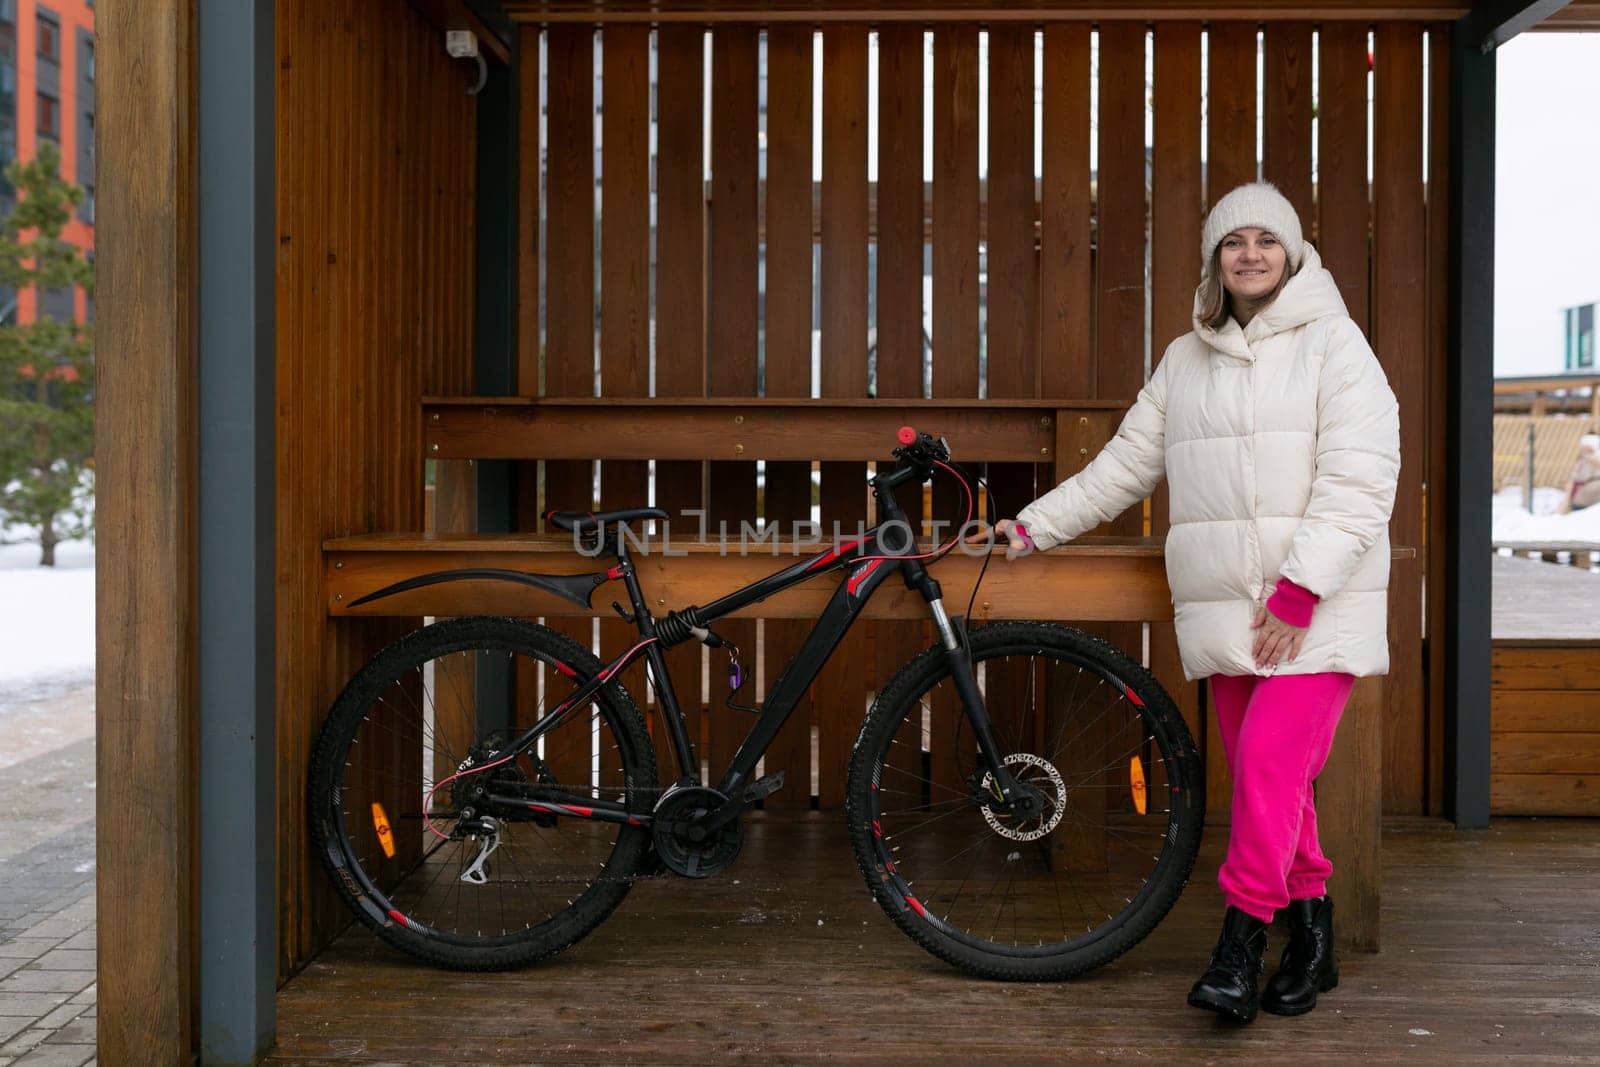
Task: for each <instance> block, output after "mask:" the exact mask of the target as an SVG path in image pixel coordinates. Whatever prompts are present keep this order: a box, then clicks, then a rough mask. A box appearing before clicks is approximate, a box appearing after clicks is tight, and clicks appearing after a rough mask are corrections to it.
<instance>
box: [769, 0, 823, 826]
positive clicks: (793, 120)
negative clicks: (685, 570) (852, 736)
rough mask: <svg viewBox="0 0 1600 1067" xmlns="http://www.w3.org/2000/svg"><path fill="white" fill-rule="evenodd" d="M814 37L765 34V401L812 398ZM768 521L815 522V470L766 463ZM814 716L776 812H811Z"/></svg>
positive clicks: (772, 758)
mask: <svg viewBox="0 0 1600 1067" xmlns="http://www.w3.org/2000/svg"><path fill="white" fill-rule="evenodd" d="M813 65H814V59H813V48H812V37H811V30H810V29H809V28H807V27H803V26H782V27H774V28H773V29H772V30H771V31H770V32H769V33H768V35H767V70H768V77H767V210H766V219H767V302H766V382H765V384H766V395H767V396H771V397H797V396H798V397H808V396H810V395H811V328H812V320H811V298H812V293H813V291H814V286H813V285H812V273H813V268H814V265H815V251H814V247H815V246H814V244H813V241H812V233H813V224H814V220H813V218H812V207H813V205H812V198H811V187H812V180H811V175H812V166H813V161H812V151H811V130H812V122H813V114H812V84H813V83H812V66H813ZM766 475H767V484H766V500H765V513H766V519H767V521H768V522H769V523H778V524H780V529H781V532H782V533H784V534H790V533H792V531H793V530H794V528H795V527H794V524H795V523H797V522H805V521H808V520H809V519H810V518H811V464H809V463H804V462H799V461H795V462H768V463H767V465H766ZM762 626H763V627H764V634H763V636H764V638H765V640H764V642H763V644H764V649H763V656H764V659H765V671H764V681H765V683H766V688H767V691H770V690H771V689H772V686H773V684H774V683H775V682H777V680H778V677H779V675H780V674H781V673H782V672H783V669H784V667H786V666H787V665H788V663H789V660H790V659H792V658H793V657H794V654H795V652H797V651H798V650H799V648H800V643H801V642H802V641H804V640H805V636H806V633H807V632H808V631H809V630H810V627H808V626H807V625H806V624H805V622H804V621H802V620H797V619H766V620H763V622H762ZM811 726H812V708H811V703H810V701H809V699H808V700H806V701H803V702H802V703H801V705H800V706H799V707H797V708H796V709H795V711H794V714H793V716H792V717H791V718H790V719H789V721H788V722H787V723H785V724H784V727H783V729H782V730H781V731H779V733H778V736H777V738H776V739H775V740H774V741H773V743H772V747H771V748H769V749H767V755H766V762H765V765H764V767H763V770H764V771H765V773H767V774H776V773H778V772H779V771H782V772H783V774H784V776H785V779H784V780H785V785H784V788H783V789H781V790H779V791H778V792H776V793H774V794H772V795H771V796H770V797H768V798H767V800H766V806H767V807H769V808H799V809H805V808H808V807H810V806H811Z"/></svg>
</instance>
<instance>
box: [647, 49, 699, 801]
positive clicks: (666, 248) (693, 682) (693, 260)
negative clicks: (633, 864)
mask: <svg viewBox="0 0 1600 1067" xmlns="http://www.w3.org/2000/svg"><path fill="white" fill-rule="evenodd" d="M656 36H657V49H658V63H657V83H656V92H657V98H656V111H657V138H658V142H657V143H658V147H657V152H656V263H657V269H656V307H655V315H656V395H657V396H664V397H671V396H679V397H685V396H704V395H705V392H706V277H707V276H706V188H705V177H704V173H705V163H704V152H705V112H704V107H705V34H704V33H703V32H702V31H701V30H700V28H699V27H697V26H664V27H662V28H661V29H660V30H659V31H658V32H657V35H656ZM704 472H705V464H703V463H695V462H691V461H683V460H676V461H672V462H667V463H657V464H656V499H655V502H656V506H657V507H660V508H664V509H665V510H667V511H669V512H671V513H672V515H673V516H674V519H675V520H677V521H678V523H679V529H680V530H687V529H688V528H689V522H690V521H691V520H690V517H687V516H684V514H683V513H684V512H685V511H694V510H700V509H701V508H702V507H703V505H704V503H705V494H704V491H703V483H704ZM702 651H703V650H702V649H701V648H700V646H698V645H684V646H681V647H679V648H675V649H673V650H672V651H671V652H670V653H668V656H667V661H668V664H669V669H670V670H671V671H672V677H673V679H674V681H675V683H676V689H675V691H676V692H677V695H678V702H679V704H680V706H681V708H682V710H683V713H684V715H685V716H686V717H687V719H688V722H687V724H686V725H687V729H688V731H689V736H690V737H691V738H696V739H698V738H699V736H700V727H701V716H700V670H699V668H700V659H701V653H702ZM634 695H635V697H637V696H638V695H639V694H634ZM650 728H651V730H652V731H653V732H654V731H659V730H660V729H661V726H660V724H659V719H658V717H655V716H652V718H651V723H650ZM657 736H658V737H659V736H660V735H659V734H657ZM666 747H668V746H658V749H660V750H662V758H661V759H659V760H658V761H657V764H658V768H659V770H660V773H661V777H662V779H663V781H672V780H675V779H676V778H677V777H679V776H680V775H681V774H683V773H684V768H681V767H676V766H674V760H673V759H672V758H671V757H668V756H666V755H665V753H664V749H665V748H666Z"/></svg>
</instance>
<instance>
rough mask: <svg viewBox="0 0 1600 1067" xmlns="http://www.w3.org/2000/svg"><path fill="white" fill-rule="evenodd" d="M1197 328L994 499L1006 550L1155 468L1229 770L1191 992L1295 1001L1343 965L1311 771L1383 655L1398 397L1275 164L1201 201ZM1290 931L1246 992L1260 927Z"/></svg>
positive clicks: (1236, 1001) (1307, 1003)
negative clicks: (1045, 486) (1213, 904)
mask: <svg viewBox="0 0 1600 1067" xmlns="http://www.w3.org/2000/svg"><path fill="white" fill-rule="evenodd" d="M1201 252H1202V262H1203V265H1204V271H1203V273H1202V276H1201V282H1200V286H1199V289H1198V291H1197V292H1196V294H1195V313H1194V331H1193V332H1192V333H1190V334H1187V335H1186V336H1184V337H1180V338H1179V339H1178V340H1176V341H1174V342H1173V343H1172V344H1171V345H1170V346H1169V347H1168V349H1167V351H1166V355H1165V356H1164V357H1163V358H1162V360H1161V363H1160V365H1159V366H1158V367H1157V368H1156V370H1155V373H1154V374H1153V375H1152V376H1151V379H1150V381H1149V382H1148V383H1147V384H1146V385H1145V387H1144V389H1143V390H1141V391H1140V393H1139V397H1138V400H1137V402H1136V403H1135V404H1134V406H1133V408H1132V410H1130V411H1129V412H1128V415H1127V417H1126V418H1124V419H1123V421H1122V425H1121V427H1120V428H1119V429H1118V431H1117V434H1116V437H1115V438H1114V439H1113V440H1112V441H1111V442H1110V443H1109V444H1107V445H1106V447H1105V448H1104V449H1103V450H1102V451H1101V452H1100V454H1099V455H1098V456H1096V457H1095V459H1094V461H1093V462H1091V463H1090V464H1089V465H1088V466H1086V467H1085V468H1084V469H1083V470H1082V471H1080V472H1079V473H1078V474H1076V475H1074V476H1073V477H1071V478H1069V479H1067V480H1066V481H1065V482H1063V483H1062V484H1061V485H1059V486H1057V487H1056V488H1055V489H1053V490H1051V491H1050V492H1049V493H1047V494H1045V495H1044V496H1043V497H1041V498H1039V499H1038V500H1035V501H1034V502H1033V503H1031V504H1029V505H1028V506H1027V507H1026V508H1024V509H1023V510H1022V511H1021V513H1020V514H1019V515H1018V516H1017V518H1016V519H1015V520H1002V521H1001V522H999V523H998V524H997V525H996V530H995V532H996V533H997V534H999V535H1001V536H1004V537H1006V538H1007V540H1008V542H1009V547H1008V549H1007V557H1008V558H1014V557H1015V556H1017V555H1019V554H1021V553H1024V552H1027V551H1031V550H1033V549H1039V550H1045V549H1049V548H1052V547H1054V546H1055V545H1059V544H1062V543H1063V542H1066V541H1070V540H1071V539H1073V538H1074V537H1077V536H1079V535H1080V534H1082V533H1084V532H1086V531H1088V530H1090V529H1092V528H1093V527H1095V526H1096V525H1098V524H1099V523H1102V522H1106V521H1108V520H1110V519H1112V518H1114V517H1115V516H1116V515H1117V514H1119V513H1120V512H1122V511H1123V510H1124V509H1126V508H1128V507H1130V506H1132V505H1133V504H1135V503H1137V502H1139V501H1140V500H1142V499H1144V498H1145V497H1146V496H1148V495H1149V494H1150V493H1151V491H1152V490H1153V489H1154V488H1155V486H1156V483H1157V482H1159V481H1160V480H1161V476H1162V474H1163V473H1165V474H1166V475H1167V476H1168V478H1169V479H1170V481H1171V490H1172V493H1171V519H1172V525H1171V529H1170V531H1169V533H1168V534H1167V546H1166V560H1167V577H1168V580H1169V584H1170V585H1171V588H1172V597H1173V603H1174V605H1175V612H1176V624H1177V634H1178V647H1179V651H1180V653H1181V654H1182V658H1183V670H1184V676H1185V677H1186V678H1188V679H1190V680H1195V679H1199V678H1209V679H1210V681H1211V688H1212V693H1213V697H1214V707H1215V714H1216V717H1217V725H1218V727H1219V728H1220V732H1221V734H1222V744H1223V751H1224V753H1225V754H1226V757H1227V760H1228V766H1229V768H1230V769H1231V770H1232V772H1233V781H1234V791H1233V830H1232V833H1231V835H1230V840H1229V842H1228V853H1227V858H1226V860H1225V861H1224V863H1223V865H1222V870H1221V872H1220V874H1219V876H1218V881H1219V883H1220V884H1221V886H1222V892H1223V896H1224V898H1225V899H1226V901H1227V904H1228V908H1227V912H1226V914H1225V916H1224V918H1223V926H1222V937H1221V939H1220V940H1219V941H1218V943H1217V947H1216V951H1215V952H1214V953H1213V954H1212V957H1211V963H1210V966H1209V967H1208V968H1207V969H1206V972H1205V974H1204V975H1203V976H1202V977H1201V978H1200V980H1199V981H1198V982H1196V983H1195V985H1194V988H1193V989H1192V990H1191V991H1190V993H1189V1003H1191V1004H1193V1005H1195V1006H1196V1007H1200V1008H1206V1009H1209V1010H1212V1011H1216V1012H1219V1013H1222V1014H1224V1015H1227V1016H1231V1017H1233V1018H1235V1019H1239V1020H1242V1021H1245V1022H1248V1021H1250V1020H1251V1019H1253V1018H1255V1014H1256V1010H1257V1006H1258V1003H1259V1004H1261V1005H1262V1006H1264V1007H1266V1009H1267V1010H1268V1011H1271V1012H1275V1013H1277V1014H1283V1015H1298V1014H1300V1013H1302V1012H1306V1011H1310V1010H1311V1009H1312V1008H1313V1007H1315V1005H1316V997H1317V993H1318V992H1319V991H1324V992H1325V991H1327V990H1329V989H1332V988H1333V987H1334V985H1335V984H1337V982H1338V970H1337V965H1336V963H1335V961H1334V957H1333V901H1332V900H1330V899H1329V898H1328V897H1327V895H1326V884H1327V878H1328V875H1329V873H1330V872H1331V870H1332V866H1331V865H1330V864H1329V863H1328V860H1327V859H1326V858H1325V857H1324V856H1323V854H1322V851H1321V849H1320V848H1319V847H1318V845H1317V823H1316V810H1315V808H1314V806H1313V805H1314V797H1313V794H1312V782H1313V781H1314V779H1315V778H1316V776H1317V774H1318V772H1319V771H1321V769H1322V765H1323V763H1324V762H1325V761H1326V759H1327V756H1328V750H1329V747H1330V746H1331V744H1332V742H1333V732H1334V728H1335V726H1336V725H1337V724H1338V721H1339V716H1340V714H1341V712H1342V711H1343V710H1344V705H1345V701H1346V699H1347V698H1348V697H1349V695H1350V690H1351V688H1352V686H1353V685H1354V683H1355V679H1356V678H1357V677H1360V676H1364V675H1372V674H1383V673H1386V672H1387V670H1388V667H1389V645H1388V636H1387V633H1386V625H1387V615H1388V608H1387V588H1388V580H1389V538H1388V525H1389V514H1390V511H1391V510H1392V509H1393V506H1394V495H1395V480H1396V475H1397V473H1398V471H1399V466H1400V444H1399V421H1398V408H1397V405H1396V403H1395V398H1394V394H1393V392H1391V390H1390V388H1389V384H1388V381H1387V380H1386V379H1385V377H1384V374H1383V370H1382V368H1381V367H1380V366H1379V365H1378V361H1377V359H1376V358H1375V357H1374V356H1373V354H1372V350H1371V349H1370V348H1369V347H1368V345H1367V342H1366V339H1365V338H1364V337H1363V336H1362V333H1361V329H1360V328H1359V327H1358V326H1357V325H1356V324H1355V323H1354V322H1353V321H1351V319H1350V317H1349V315H1348V314H1346V312H1345V308H1344V302H1343V301H1342V300H1341V299H1340V297H1339V289H1338V287H1337V286H1336V285H1335V284H1334V281H1333V277H1332V276H1331V275H1330V274H1329V273H1328V272H1327V271H1326V270H1325V269H1324V268H1323V266H1322V262H1321V260H1320V259H1319V258H1318V256H1317V253H1316V250H1315V249H1313V248H1312V247H1311V246H1310V245H1309V244H1306V243H1305V242H1304V240H1303V239H1302V237H1301V230H1300V220H1299V218H1298V217H1297V216H1296V215H1295V211H1294V208H1293V207H1292V206H1291V205H1290V204H1289V202H1288V201H1287V200H1286V199H1284V197H1283V196H1282V195H1281V194H1280V193H1279V192H1278V191H1277V190H1276V189H1274V188H1273V187H1272V186H1271V185H1266V184H1251V185H1245V186H1241V187H1240V188H1238V189H1235V190H1234V191H1233V192H1231V193H1229V194H1228V195H1227V196H1225V197H1223V198H1222V199H1221V200H1220V201H1219V202H1218V203H1217V204H1216V206H1215V207H1214V208H1213V209H1212V211H1211V214H1210V216H1209V217H1208V218H1207V219H1206V223H1205V229H1204V234H1203V238H1202V249H1201ZM1285 908H1287V910H1288V916H1287V918H1288V925H1289V944H1288V947H1287V949H1286V950H1285V951H1284V954H1283V958H1282V961H1281V964H1280V966H1279V969H1278V971H1277V973H1276V974H1275V975H1274V976H1273V978H1272V979H1271V981H1270V982H1269V983H1268V987H1267V990H1266V993H1265V994H1264V996H1262V997H1260V998H1258V995H1257V978H1258V976H1259V974H1260V972H1261V968H1262V955H1263V953H1264V952H1265V951H1266V940H1267V937H1266V934H1267V926H1268V924H1269V923H1270V922H1271V921H1272V917H1273V914H1274V913H1275V912H1278V911H1280V910H1283V909H1285Z"/></svg>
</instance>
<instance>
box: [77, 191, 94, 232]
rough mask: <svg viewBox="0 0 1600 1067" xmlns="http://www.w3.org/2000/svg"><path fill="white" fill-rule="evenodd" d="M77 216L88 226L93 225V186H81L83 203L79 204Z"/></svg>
mask: <svg viewBox="0 0 1600 1067" xmlns="http://www.w3.org/2000/svg"><path fill="white" fill-rule="evenodd" d="M78 217H79V218H80V219H82V220H83V221H84V222H86V223H88V224H89V225H90V226H93V225H94V186H92V185H85V186H84V187H83V203H82V204H80V205H79V210H78Z"/></svg>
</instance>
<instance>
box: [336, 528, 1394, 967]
mask: <svg viewBox="0 0 1600 1067" xmlns="http://www.w3.org/2000/svg"><path fill="white" fill-rule="evenodd" d="M323 547H324V560H325V575H324V577H325V579H326V589H327V596H328V601H327V608H328V612H329V614H331V615H335V616H359V615H408V616H419V615H441V616H442V615H460V614H472V613H479V612H492V613H497V614H508V615H522V616H538V615H542V614H544V613H546V612H549V613H551V614H554V615H561V616H570V615H573V614H575V613H578V612H577V609H575V608H574V607H573V605H571V604H570V603H568V602H566V601H563V600H559V599H557V598H554V597H552V596H550V595H549V594H546V593H543V592H540V591H539V590H535V589H529V588H524V587H521V586H516V585H511V584H508V583H504V582H458V583H451V584H448V585H437V586H430V587H426V588H422V589H416V590H412V591H409V592H406V593H401V594H397V595H395V596H392V597H387V598H385V599H383V600H379V601H375V602H372V603H369V604H365V605H362V606H360V607H352V606H351V605H352V604H353V603H354V602H355V601H356V600H359V599H360V598H361V597H363V596H365V595H366V594H368V593H371V592H373V591H375V590H377V589H380V588H382V587H384V586H386V585H388V584H390V583H392V582H396V581H400V580H402V579H405V578H409V577H416V576H419V575H422V574H426V573H429V572H433V571H440V570H448V569H455V568H466V567H505V568H512V569H515V568H522V569H526V570H530V571H538V572H541V573H547V574H580V573H588V572H592V571H593V570H595V569H597V568H596V561H593V560H589V559H585V558H583V557H582V556H580V555H578V554H577V553H576V552H574V551H573V548H572V542H571V541H570V539H567V538H546V537H530V536H527V535H522V534H501V535H459V534H458V535H451V534H410V535H405V534H372V535H367V536H359V537H346V538H339V539H336V540H330V541H328V542H326V543H325V544H324V546H323ZM776 547H777V549H778V555H777V557H776V558H774V556H773V555H772V554H771V552H770V549H768V547H767V546H762V549H763V550H762V551H761V552H760V553H759V554H751V555H745V556H740V555H737V554H731V555H724V554H723V553H722V551H721V548H720V546H719V545H717V544H715V543H709V544H702V543H692V544H682V545H680V544H676V543H675V544H674V545H673V551H674V552H677V551H680V550H681V551H683V552H684V553H685V554H684V555H682V556H677V555H674V556H671V557H667V556H664V555H659V554H654V555H646V556H640V557H638V558H637V559H636V562H637V565H638V569H639V575H640V582H641V584H642V585H643V587H644V589H645V592H646V594H647V595H648V596H650V597H651V598H652V600H653V601H654V603H653V605H652V610H655V611H658V612H665V611H666V610H670V609H671V608H675V607H683V606H685V605H687V604H690V603H705V602H707V601H709V600H711V599H714V598H715V597H716V596H717V595H719V594H721V593H724V592H727V591H729V590H732V589H734V588H737V587H738V586H740V585H743V584H746V583H748V582H750V581H753V580H754V579H755V578H757V577H760V576H761V575H763V574H767V573H770V572H771V571H772V570H774V569H776V568H777V567H778V566H780V565H781V563H782V561H783V560H784V559H786V558H793V557H792V555H790V553H792V552H793V551H794V550H795V547H796V546H793V545H791V544H787V543H780V544H777V545H776ZM802 550H803V549H802ZM1395 554H1396V557H1397V558H1406V557H1408V556H1411V555H1413V554H1414V553H1413V552H1412V551H1411V550H1409V549H1401V550H1397V551H1396V553H1395ZM997 555H998V553H997ZM980 562H981V561H980V560H978V559H975V558H972V557H970V556H967V555H965V554H963V553H959V552H958V553H954V554H952V555H951V556H950V557H949V558H947V559H945V560H943V561H941V562H940V563H939V564H937V566H936V568H935V570H934V573H935V575H936V576H937V577H938V579H939V581H940V583H941V585H942V586H943V588H944V592H945V600H946V604H947V605H948V606H949V607H950V610H951V611H952V612H964V611H965V610H966V604H967V599H968V597H969V596H970V594H971V591H972V583H973V582H974V581H975V580H976V578H977V576H978V570H979V565H980ZM833 584H834V583H833V582H831V581H826V580H824V581H818V582H815V583H809V584H807V585H802V586H800V587H799V588H797V589H795V590H792V591H790V592H788V593H785V594H783V595H781V596H778V597H774V598H772V599H770V600H768V601H767V602H765V603H764V604H762V605H760V611H759V613H760V614H761V615H762V616H763V617H765V618H811V617H814V616H815V614H816V612H817V611H818V610H819V609H820V607H821V606H822V604H823V602H824V601H825V600H826V598H827V596H828V595H829V594H830V593H831V591H832V587H833ZM593 614H595V615H599V616H606V615H609V614H610V609H609V607H606V606H605V605H597V606H596V608H595V611H594V612H593ZM926 614H927V609H926V607H925V606H924V605H923V604H922V603H921V601H920V599H919V598H917V597H916V596H915V594H912V593H910V592H909V591H907V590H906V589H905V588H904V587H903V586H901V585H898V584H895V583H891V584H889V585H886V586H885V587H884V589H883V591H882V592H881V593H880V594H879V595H878V596H877V597H875V598H874V599H873V600H872V601H871V603H870V605H869V608H868V611H867V613H866V616H865V617H866V618H874V619H923V618H926ZM973 616H974V622H986V621H990V620H994V619H1007V618H1044V619H1063V620H1071V621H1079V622H1101V621H1127V622H1146V621H1162V620H1167V619H1170V618H1171V617H1172V602H1171V594H1170V592H1169V590H1168V587H1167V581H1166V573H1165V565H1164V560H1163V558H1162V553H1161V545H1160V543H1159V542H1158V541H1156V540H1155V539H1149V538H1133V539H1128V538H1083V539H1080V540H1078V541H1075V542H1073V543H1072V544H1069V545H1065V546H1062V547H1060V548H1057V549H1054V550H1052V551H1050V552H1047V553H1043V554H1040V555H1037V556H1030V557H1026V558H1024V559H1022V560H1018V561H1014V562H1011V563H1007V562H1005V560H1004V559H1003V558H998V559H995V560H993V561H992V562H991V564H990V567H989V570H988V573H987V575H986V576H985V577H984V580H983V584H982V586H981V588H980V592H979V597H978V600H977V601H976V603H975V604H974V607H973ZM1381 695H1382V686H1381V682H1380V680H1379V679H1363V680H1362V682H1361V683H1360V684H1358V685H1357V687H1356V691H1355V694H1354V695H1353V696H1352V698H1351V703H1350V707H1349V709H1348V710H1347V712H1346V714H1345V720H1344V723H1343V725H1342V727H1341V728H1340V731H1339V734H1338V738H1337V741H1336V743H1335V746H1334V752H1333V754H1332V756H1331V757H1330V758H1329V761H1328V766H1327V769H1326V770H1325V771H1324V772H1323V774H1322V777H1321V778H1320V779H1319V780H1318V783H1317V785H1318V798H1319V802H1318V808H1319V810H1320V812H1321V822H1320V828H1321V832H1322V840H1323V845H1324V848H1325V849H1326V850H1327V852H1328V854H1329V855H1330V856H1332V857H1333V858H1334V860H1335V871H1334V878H1333V883H1332V889H1331V892H1332V893H1333V894H1334V895H1335V896H1336V897H1337V898H1338V900H1339V907H1340V926H1339V930H1340V939H1341V941H1342V942H1343V943H1344V944H1345V946H1346V947H1347V948H1353V949H1363V950H1375V949H1376V948H1377V946H1378V899H1379V896H1378V890H1379V862H1378V847H1379V843H1380V830H1381V826H1380V815H1381V804H1382V791H1381V777H1380V776H1379V775H1378V774H1377V773H1376V770H1375V769H1376V768H1378V767H1380V766H1381V765H1382V763H1381V758H1380V755H1381V751H1380V749H1381V738H1382V730H1381V724H1382V716H1381ZM1212 832H1213V833H1216V832H1218V831H1217V830H1216V828H1213V831H1212ZM1213 874H1214V872H1212V871H1209V870H1201V871H1197V872H1196V877H1198V878H1210V877H1212V876H1213Z"/></svg>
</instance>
